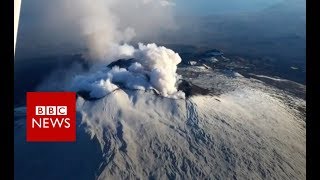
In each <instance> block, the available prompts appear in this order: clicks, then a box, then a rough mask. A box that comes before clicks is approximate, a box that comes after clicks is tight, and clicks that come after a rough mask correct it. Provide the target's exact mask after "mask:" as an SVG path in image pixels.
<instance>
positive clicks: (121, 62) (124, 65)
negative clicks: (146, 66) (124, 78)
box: [107, 58, 137, 69]
mask: <svg viewBox="0 0 320 180" xmlns="http://www.w3.org/2000/svg"><path fill="white" fill-rule="evenodd" d="M135 62H137V61H136V60H135V59H133V58H131V59H119V60H117V61H113V62H112V63H110V64H109V65H108V66H107V67H108V68H113V67H114V66H118V67H119V68H125V69H128V67H129V66H131V64H133V63H135Z"/></svg>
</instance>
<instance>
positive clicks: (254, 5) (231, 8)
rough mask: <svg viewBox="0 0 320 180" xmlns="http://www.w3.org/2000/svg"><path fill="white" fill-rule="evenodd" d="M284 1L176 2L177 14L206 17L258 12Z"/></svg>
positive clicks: (202, 0) (192, 0) (218, 0)
mask: <svg viewBox="0 0 320 180" xmlns="http://www.w3.org/2000/svg"><path fill="white" fill-rule="evenodd" d="M282 1H284V0H176V9H177V12H178V13H183V14H190V13H191V14H195V15H208V14H213V13H236V12H247V11H259V10H261V9H264V8H266V7H268V6H271V5H273V4H275V3H279V2H282Z"/></svg>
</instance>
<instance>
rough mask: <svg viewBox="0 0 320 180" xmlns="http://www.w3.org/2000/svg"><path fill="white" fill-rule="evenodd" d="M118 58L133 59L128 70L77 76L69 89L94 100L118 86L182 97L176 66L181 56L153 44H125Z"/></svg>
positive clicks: (101, 71)
mask: <svg viewBox="0 0 320 180" xmlns="http://www.w3.org/2000/svg"><path fill="white" fill-rule="evenodd" d="M117 52H118V53H119V54H118V56H119V57H120V56H127V57H132V58H134V59H135V60H136V62H135V63H133V64H131V65H130V66H129V67H128V68H127V69H125V68H119V67H118V66H115V67H113V68H112V69H109V68H102V69H101V70H100V71H97V72H95V73H93V74H91V75H89V76H88V75H86V76H82V75H80V76H76V77H75V79H74V82H73V84H72V87H71V89H72V90H74V91H77V92H80V91H86V92H89V94H90V96H91V97H93V98H102V97H103V96H105V95H107V94H108V93H110V92H112V91H113V90H115V89H117V88H118V87H117V85H115V84H121V85H122V86H125V88H129V89H139V90H147V89H155V90H157V91H158V92H159V93H160V94H161V95H163V96H165V97H171V98H184V93H183V92H181V91H178V90H177V87H176V82H177V79H178V74H177V73H176V70H177V65H178V64H179V63H180V62H181V58H180V56H179V55H178V54H177V53H175V52H174V51H172V50H170V49H167V48H165V47H163V46H157V45H156V44H147V45H144V44H142V43H139V48H138V49H134V48H133V47H132V46H129V45H127V44H125V45H124V46H119V48H118V51H117Z"/></svg>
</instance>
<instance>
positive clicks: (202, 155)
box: [15, 67, 306, 179]
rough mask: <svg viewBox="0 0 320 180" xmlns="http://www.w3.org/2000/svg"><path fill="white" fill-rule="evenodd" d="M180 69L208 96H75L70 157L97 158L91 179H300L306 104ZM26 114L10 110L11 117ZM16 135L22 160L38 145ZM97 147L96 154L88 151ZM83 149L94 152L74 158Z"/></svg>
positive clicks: (235, 78) (247, 82) (225, 77)
mask: <svg viewBox="0 0 320 180" xmlns="http://www.w3.org/2000/svg"><path fill="white" fill-rule="evenodd" d="M179 72H180V74H182V75H183V77H184V79H185V80H188V81H189V82H192V83H193V84H195V85H197V86H199V87H202V88H204V89H208V90H209V91H210V92H209V93H208V94H207V95H199V94H198V95H191V96H189V98H187V99H172V98H167V97H163V96H160V95H157V94H155V93H154V92H153V91H151V90H147V91H142V90H127V89H117V90H115V91H113V92H112V93H109V94H108V95H106V96H105V97H103V98H101V99H98V100H94V101H85V100H84V99H82V98H81V97H79V98H78V100H77V110H78V122H79V123H81V125H79V126H78V130H77V131H78V132H77V133H78V136H77V142H78V143H77V148H74V149H73V153H72V154H74V158H72V156H73V155H72V154H71V155H70V156H71V157H68V158H69V159H77V161H83V162H84V163H91V164H95V163H96V162H97V160H99V163H100V166H99V167H100V168H96V170H95V171H94V172H92V174H96V178H97V179H136V178H138V179H233V178H236V179H305V176H306V170H305V168H306V159H305V158H306V148H305V145H306V129H305V124H306V123H305V100H303V99H300V98H298V97H295V96H294V95H291V94H289V93H287V92H286V91H283V90H280V89H277V88H274V87H271V86H269V85H267V84H265V83H263V82H262V81H259V80H256V79H252V78H251V79H248V78H245V77H243V76H241V75H239V74H238V73H233V74H232V73H231V74H230V73H229V74H225V73H221V72H220V71H215V70H205V69H203V70H199V69H195V68H192V67H189V68H180V69H179ZM24 110H25V109H24V108H16V117H20V118H21V116H22V114H23V113H21V111H24ZM18 122H19V121H16V125H17V126H18V125H19V126H21V123H18ZM22 125H23V123H22ZM83 130H85V131H83ZM17 131H19V129H18V128H17ZM84 132H86V133H84ZM79 133H80V134H81V135H79ZM85 136H88V137H89V136H90V137H91V139H92V141H91V142H88V140H87V139H85V138H84V137H85ZM21 137H22V135H19V132H17V137H16V139H15V144H17V145H18V146H19V149H24V148H25V147H28V149H29V151H27V152H26V151H22V150H19V151H15V153H16V155H15V157H20V159H22V157H25V158H26V157H29V156H30V155H29V154H28V152H33V151H36V149H37V148H38V147H37V146H36V145H30V144H24V143H22V142H23V141H22V140H21ZM96 140H97V141H96ZM97 143H98V145H99V146H98V147H100V148H98V151H100V152H101V153H97V152H96V151H93V150H92V149H94V148H92V146H94V144H97ZM89 147H91V148H89ZM95 147H97V146H95ZM32 148H34V149H33V151H32V150H30V149H32ZM64 148H65V149H66V151H67V150H68V149H67V148H68V147H67V146H60V147H59V149H60V150H61V149H62V150H63V149H64ZM83 149H86V150H88V151H89V150H90V149H91V151H93V152H92V154H91V155H88V154H90V153H87V154H85V156H79V152H80V151H81V150H83ZM41 150H42V154H43V152H45V153H47V154H50V153H49V152H53V151H54V150H52V149H50V148H45V147H42V149H41ZM62 150H61V151H62ZM78 151H79V152H78ZM81 152H82V151H81ZM33 156H38V159H43V157H42V156H43V155H41V154H40V155H35V154H33ZM97 156H98V157H97ZM40 157H41V158H40ZM35 159H36V158H35ZM48 159H50V158H49V157H48ZM48 159H47V160H46V161H43V162H42V163H44V164H45V163H46V162H47V161H48ZM90 159H95V161H88V160H90ZM53 161H54V160H53ZM37 163H38V164H39V162H37ZM80 164H81V163H79V164H74V165H73V166H74V168H77V167H78V166H79V167H80ZM20 166H23V165H20ZM37 167H38V168H40V170H41V169H42V171H43V172H48V171H50V172H51V171H54V169H52V167H51V166H37ZM49 167H51V168H49ZM48 169H51V170H48ZM69 176H70V178H72V175H69ZM69 176H68V174H66V175H65V176H64V177H66V178H69ZM77 177H79V178H80V179H81V178H88V176H87V177H85V176H82V177H81V176H77Z"/></svg>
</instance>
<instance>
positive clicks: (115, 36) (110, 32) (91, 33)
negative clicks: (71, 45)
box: [58, 0, 176, 62]
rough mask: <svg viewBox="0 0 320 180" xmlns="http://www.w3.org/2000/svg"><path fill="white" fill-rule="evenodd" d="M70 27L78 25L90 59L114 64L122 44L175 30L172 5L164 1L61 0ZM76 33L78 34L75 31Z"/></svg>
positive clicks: (59, 0) (60, 3)
mask: <svg viewBox="0 0 320 180" xmlns="http://www.w3.org/2000/svg"><path fill="white" fill-rule="evenodd" d="M58 2H59V5H61V9H62V10H63V12H64V13H63V14H64V15H65V16H66V17H63V19H68V22H69V23H68V24H67V26H70V27H73V26H77V27H78V28H79V29H78V32H80V37H81V38H82V39H83V40H84V41H85V44H86V48H87V49H88V54H87V58H89V59H91V60H98V61H99V60H100V61H101V60H103V61H109V62H110V61H112V60H110V59H113V58H114V57H113V55H114V54H115V52H114V51H115V49H116V47H117V46H118V45H119V44H124V43H129V42H130V41H131V40H133V38H136V39H140V40H141V39H145V38H148V37H150V36H155V35H156V34H157V33H159V32H161V31H163V30H168V29H173V28H175V26H176V25H175V23H174V20H173V15H172V7H173V6H172V4H173V3H170V1H167V0H166V1H164V0H131V1H128V0H94V1H90V0H69V1H61V0H58ZM74 33H76V32H74Z"/></svg>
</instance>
